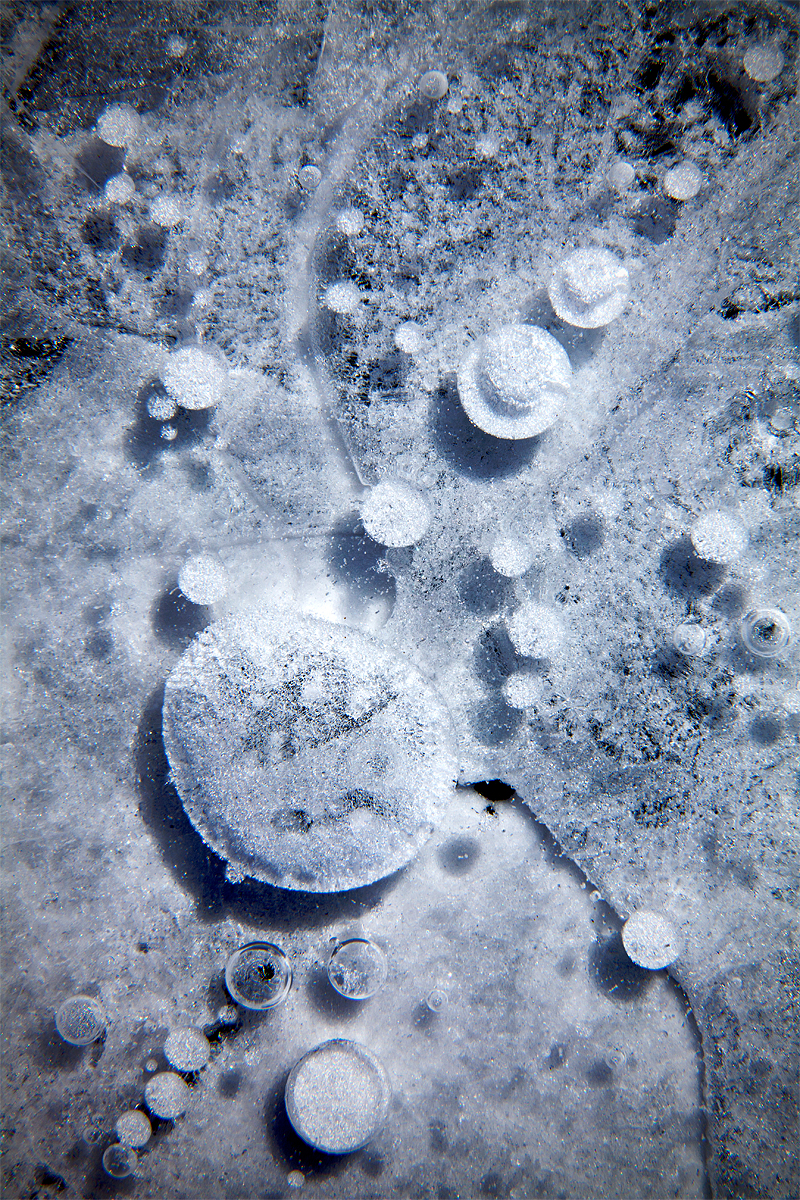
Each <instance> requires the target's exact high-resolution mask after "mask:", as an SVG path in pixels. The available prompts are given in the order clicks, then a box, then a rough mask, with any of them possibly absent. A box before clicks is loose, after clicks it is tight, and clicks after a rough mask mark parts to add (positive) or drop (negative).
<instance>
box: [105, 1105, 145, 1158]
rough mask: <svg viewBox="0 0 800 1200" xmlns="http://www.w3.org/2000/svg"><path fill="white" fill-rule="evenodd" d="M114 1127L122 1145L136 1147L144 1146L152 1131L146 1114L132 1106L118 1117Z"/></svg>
mask: <svg viewBox="0 0 800 1200" xmlns="http://www.w3.org/2000/svg"><path fill="white" fill-rule="evenodd" d="M114 1128H115V1129H116V1132H117V1137H118V1138H119V1140H120V1141H121V1142H122V1144H123V1146H133V1147H134V1148H136V1149H141V1147H142V1146H146V1145H147V1143H148V1142H149V1141H150V1137H151V1135H152V1132H153V1128H152V1126H151V1124H150V1122H149V1120H148V1119H147V1114H146V1113H143V1112H140V1111H139V1109H138V1108H132V1109H131V1110H130V1112H126V1113H123V1114H122V1116H121V1117H118V1118H117V1123H116V1125H115V1126H114Z"/></svg>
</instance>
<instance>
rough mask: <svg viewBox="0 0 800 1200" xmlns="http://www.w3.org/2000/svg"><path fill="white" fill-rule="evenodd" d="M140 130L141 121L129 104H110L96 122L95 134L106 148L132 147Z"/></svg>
mask: <svg viewBox="0 0 800 1200" xmlns="http://www.w3.org/2000/svg"><path fill="white" fill-rule="evenodd" d="M141 130H142V119H141V117H140V116H139V114H138V113H137V111H136V109H135V108H131V106H130V104H110V105H109V107H108V108H106V109H104V110H103V112H102V113H101V114H100V116H99V118H98V120H97V134H98V137H100V138H101V139H102V140H103V141H104V142H105V143H106V145H108V146H120V147H124V148H127V147H128V146H132V145H133V143H134V142H135V141H136V139H137V138H138V137H139V135H140V133H141Z"/></svg>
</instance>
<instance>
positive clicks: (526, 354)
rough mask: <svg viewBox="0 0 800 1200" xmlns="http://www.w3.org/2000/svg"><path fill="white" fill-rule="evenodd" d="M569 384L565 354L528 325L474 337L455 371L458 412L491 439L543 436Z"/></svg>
mask: <svg viewBox="0 0 800 1200" xmlns="http://www.w3.org/2000/svg"><path fill="white" fill-rule="evenodd" d="M571 384H572V368H571V367H570V363H569V359H568V358H567V355H566V353H565V351H564V350H563V349H562V347H561V346H560V345H559V344H558V342H557V341H556V339H555V338H554V337H551V335H550V334H549V333H547V332H546V331H545V330H544V329H537V328H536V327H535V326H533V325H501V326H500V327H499V328H498V329H495V330H494V331H493V332H492V333H489V334H487V335H486V336H485V337H482V338H480V339H479V340H478V341H477V342H475V344H474V345H473V346H472V347H471V348H470V350H469V351H468V353H467V355H466V357H465V358H464V361H463V362H462V363H461V366H460V368H459V372H458V394H459V398H460V400H461V404H462V407H463V408H464V411H465V412H466V414H467V416H468V417H469V419H470V421H472V424H473V425H477V426H478V428H479V429H482V430H483V431H484V433H489V434H491V435H492V437H496V438H508V439H518V438H530V437H535V436H536V435H537V434H540V433H544V431H545V429H549V428H550V426H551V425H552V424H553V423H554V421H556V420H557V419H558V418H559V417H560V416H561V414H562V412H563V410H564V407H565V405H566V400H567V396H568V394H569V389H570V386H571Z"/></svg>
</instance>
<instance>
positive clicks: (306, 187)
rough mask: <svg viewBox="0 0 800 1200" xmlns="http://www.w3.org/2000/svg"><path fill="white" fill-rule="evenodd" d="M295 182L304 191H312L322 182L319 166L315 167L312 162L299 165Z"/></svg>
mask: <svg viewBox="0 0 800 1200" xmlns="http://www.w3.org/2000/svg"><path fill="white" fill-rule="evenodd" d="M297 182H298V183H299V184H300V187H301V188H302V189H303V191H305V192H313V191H314V189H315V188H318V187H319V185H320V183H321V182H322V171H320V169H319V167H315V166H314V164H313V163H308V165H307V166H305V167H301V168H300V170H299V171H298V172H297Z"/></svg>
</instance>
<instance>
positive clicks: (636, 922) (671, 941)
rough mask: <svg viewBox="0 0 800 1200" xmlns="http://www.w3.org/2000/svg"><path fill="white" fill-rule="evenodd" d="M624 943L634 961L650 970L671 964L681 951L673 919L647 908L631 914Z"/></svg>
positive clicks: (624, 926)
mask: <svg viewBox="0 0 800 1200" xmlns="http://www.w3.org/2000/svg"><path fill="white" fill-rule="evenodd" d="M622 944H623V946H624V947H625V950H626V952H627V954H628V956H629V957H630V958H631V960H632V961H633V962H635V963H636V964H637V965H638V966H640V967H646V968H647V970H648V971H657V970H659V969H660V968H661V967H668V966H670V964H671V963H674V962H675V959H676V958H677V957H678V955H679V954H680V952H681V938H680V936H679V933H678V930H677V929H676V928H675V926H674V925H673V924H672V923H671V921H667V920H665V918H664V917H662V916H660V915H659V914H658V913H654V912H646V911H645V910H644V909H642V910H641V911H639V912H635V913H634V914H633V915H632V916H630V917H628V919H627V921H626V922H625V924H624V925H623V927H622Z"/></svg>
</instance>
